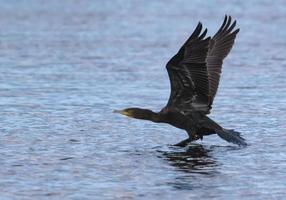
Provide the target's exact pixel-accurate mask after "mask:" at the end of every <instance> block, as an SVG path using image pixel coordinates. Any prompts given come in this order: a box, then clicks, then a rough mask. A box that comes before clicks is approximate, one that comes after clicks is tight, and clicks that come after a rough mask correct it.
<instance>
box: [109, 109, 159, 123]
mask: <svg viewBox="0 0 286 200" xmlns="http://www.w3.org/2000/svg"><path fill="white" fill-rule="evenodd" d="M113 113H119V114H121V115H125V116H128V117H131V118H136V119H146V120H153V118H154V116H155V115H156V113H154V112H153V111H151V110H148V109H142V108H126V109H123V110H114V111H113Z"/></svg>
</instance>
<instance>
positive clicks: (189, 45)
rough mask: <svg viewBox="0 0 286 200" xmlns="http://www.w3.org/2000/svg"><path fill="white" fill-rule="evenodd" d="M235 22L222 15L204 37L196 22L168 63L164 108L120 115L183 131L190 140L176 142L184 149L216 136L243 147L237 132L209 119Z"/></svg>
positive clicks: (131, 109)
mask: <svg viewBox="0 0 286 200" xmlns="http://www.w3.org/2000/svg"><path fill="white" fill-rule="evenodd" d="M235 25H236V21H234V22H233V23H231V17H230V16H229V17H227V16H225V19H224V22H223V24H222V26H221V27H220V29H219V30H218V32H217V33H216V34H215V35H214V36H213V37H212V38H211V37H207V38H205V35H206V33H207V29H205V31H203V32H202V33H201V31H202V24H201V23H199V24H198V26H197V27H196V29H195V31H194V32H193V34H192V35H191V36H190V38H189V39H188V40H187V41H186V42H185V44H184V45H183V46H182V47H181V48H180V50H179V51H178V53H177V54H176V55H175V56H173V57H172V58H171V59H170V61H169V62H168V63H167V66H166V68H167V71H168V74H169V78H170V83H171V94H170V98H169V101H168V103H167V105H166V106H165V107H164V108H163V109H162V110H161V111H160V112H158V113H156V112H153V111H151V110H148V109H141V108H127V109H124V110H121V111H116V112H119V113H121V114H123V115H127V116H129V117H132V118H137V119H143V120H151V121H153V122H156V123H168V124H170V125H172V126H175V127H177V128H180V129H183V130H186V131H187V133H188V136H189V138H188V139H186V140H184V141H182V142H180V143H178V144H177V145H179V146H185V145H186V144H188V143H189V142H191V141H194V140H197V139H202V138H203V136H205V135H210V134H218V135H219V136H220V137H221V138H222V139H224V140H226V141H228V142H232V143H235V144H238V145H246V143H245V141H244V139H243V138H242V137H241V136H240V134H239V133H238V132H235V131H233V130H227V129H224V128H222V127H221V126H220V125H218V124H217V123H216V122H215V121H213V120H212V119H210V118H209V117H208V116H207V114H209V113H210V110H211V108H212V107H211V106H212V103H213V100H214V97H215V95H216V92H217V88H218V85H219V80H220V74H221V68H222V63H223V59H224V58H225V57H226V56H227V55H228V53H229V51H230V50H231V48H232V46H233V44H234V40H235V37H236V34H237V33H238V32H239V29H236V30H234V31H233V29H234V27H235Z"/></svg>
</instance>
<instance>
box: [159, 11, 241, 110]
mask: <svg viewBox="0 0 286 200" xmlns="http://www.w3.org/2000/svg"><path fill="white" fill-rule="evenodd" d="M235 25H236V21H234V22H233V23H231V17H230V16H229V17H227V16H225V19H224V22H223V24H222V26H221V27H220V29H219V30H218V32H217V33H216V34H215V35H214V37H213V38H212V39H211V38H210V37H208V38H205V36H206V33H207V29H205V30H204V31H203V32H202V24H201V23H199V24H198V25H197V27H196V29H195V31H194V32H193V33H192V35H191V36H190V38H189V39H188V40H187V41H186V42H185V43H184V45H183V46H182V47H181V48H180V50H179V51H178V53H177V54H176V55H175V56H174V57H173V58H172V59H171V60H170V61H169V62H168V63H167V70H168V74H169V78H170V83H171V94H170V98H169V101H168V103H167V105H166V106H165V108H163V110H165V109H172V110H177V111H179V112H181V113H183V114H186V115H188V114H189V113H191V112H195V111H199V112H203V113H205V114H208V113H210V110H211V105H212V102H213V100H214V97H215V94H216V92H217V88H218V85H219V80H220V74H221V67H222V63H223V59H224V58H225V57H226V56H227V55H228V53H229V52H230V50H231V48H232V46H233V44H234V40H235V37H236V34H237V33H238V32H239V29H236V30H235V31H233V29H234V27H235Z"/></svg>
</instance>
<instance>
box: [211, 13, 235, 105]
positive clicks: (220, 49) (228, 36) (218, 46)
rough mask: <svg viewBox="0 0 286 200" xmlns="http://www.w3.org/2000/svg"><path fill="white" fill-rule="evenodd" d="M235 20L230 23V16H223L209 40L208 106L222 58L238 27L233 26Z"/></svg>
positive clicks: (230, 45)
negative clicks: (217, 28) (220, 23)
mask: <svg viewBox="0 0 286 200" xmlns="http://www.w3.org/2000/svg"><path fill="white" fill-rule="evenodd" d="M235 25H236V21H234V22H233V23H232V21H231V16H229V17H228V16H225V18H224V21H223V23H222V25H221V27H220V29H219V30H218V31H217V33H216V34H215V35H214V36H213V38H212V39H211V40H210V45H209V50H208V54H207V58H206V63H207V70H208V77H209V96H210V105H209V106H210V107H211V105H212V102H213V100H214V97H215V95H216V92H217V89H218V85H219V80H220V74H221V68H222V63H223V59H224V58H225V57H226V56H227V55H228V54H229V52H230V50H231V48H232V46H233V44H234V40H235V37H236V34H237V33H238V32H239V29H236V30H234V31H233V29H234V28H235Z"/></svg>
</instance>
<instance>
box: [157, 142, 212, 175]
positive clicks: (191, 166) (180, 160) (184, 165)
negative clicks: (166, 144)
mask: <svg viewBox="0 0 286 200" xmlns="http://www.w3.org/2000/svg"><path fill="white" fill-rule="evenodd" d="M211 151H212V150H211V149H207V148H206V147H204V146H202V145H197V144H194V145H191V146H188V147H187V149H184V150H183V151H182V150H180V149H179V148H175V147H172V151H169V152H161V153H162V154H161V157H162V158H163V159H164V160H166V161H168V163H169V164H170V165H171V166H173V167H175V168H176V169H177V170H179V171H183V172H187V173H199V174H212V173H214V171H215V167H216V166H217V163H216V161H215V159H214V158H212V157H211V156H210V153H211Z"/></svg>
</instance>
